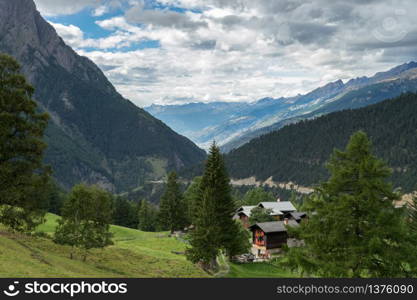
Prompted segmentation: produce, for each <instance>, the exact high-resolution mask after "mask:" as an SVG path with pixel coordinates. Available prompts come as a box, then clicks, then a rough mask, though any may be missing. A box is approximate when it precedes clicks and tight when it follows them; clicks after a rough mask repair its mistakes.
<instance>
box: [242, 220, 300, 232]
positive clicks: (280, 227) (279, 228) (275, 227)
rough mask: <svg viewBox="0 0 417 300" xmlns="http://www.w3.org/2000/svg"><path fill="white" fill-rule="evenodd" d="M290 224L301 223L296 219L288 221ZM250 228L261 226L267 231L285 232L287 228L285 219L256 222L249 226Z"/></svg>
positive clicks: (296, 224)
mask: <svg viewBox="0 0 417 300" xmlns="http://www.w3.org/2000/svg"><path fill="white" fill-rule="evenodd" d="M288 226H299V224H298V223H297V222H296V221H294V220H289V221H288ZM249 228H250V229H254V228H260V229H261V230H262V231H263V232H265V233H272V232H285V231H287V228H286V227H285V223H284V221H275V222H264V223H256V224H254V225H252V226H250V227H249Z"/></svg>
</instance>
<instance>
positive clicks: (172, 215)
mask: <svg viewBox="0 0 417 300" xmlns="http://www.w3.org/2000/svg"><path fill="white" fill-rule="evenodd" d="M186 215H187V212H186V208H185V204H184V198H183V195H182V193H181V190H180V186H179V184H178V182H177V174H176V173H175V172H171V173H169V174H168V182H167V185H166V188H165V192H164V194H163V195H162V197H161V203H160V205H159V221H160V224H161V226H162V228H163V229H166V230H170V231H171V233H172V232H174V231H175V230H181V229H184V226H185V225H186Z"/></svg>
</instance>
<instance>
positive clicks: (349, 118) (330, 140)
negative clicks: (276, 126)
mask: <svg viewBox="0 0 417 300" xmlns="http://www.w3.org/2000/svg"><path fill="white" fill-rule="evenodd" d="M358 130H364V131H365V132H366V133H367V134H368V135H369V136H370V138H371V140H372V142H373V144H374V149H375V153H376V155H377V156H379V157H381V158H383V159H384V160H385V161H386V162H387V163H388V165H389V166H390V167H391V168H392V169H393V171H394V173H393V176H392V181H393V182H394V184H395V186H397V187H402V188H403V189H404V190H405V191H412V190H415V188H417V163H416V162H417V135H416V132H417V94H404V95H402V96H400V97H398V98H395V99H392V100H386V101H383V102H381V103H377V104H374V105H371V106H367V107H364V108H359V109H355V110H350V109H349V110H344V111H341V112H334V113H330V114H327V115H324V116H321V117H319V118H317V119H313V120H307V121H306V120H304V121H300V122H299V123H297V124H291V125H288V126H285V127H283V128H282V129H280V130H278V131H274V132H271V133H269V134H266V135H263V136H261V137H258V138H255V139H253V140H252V141H250V142H249V143H247V144H245V145H244V146H242V147H240V148H238V149H235V150H233V151H231V152H230V153H229V154H228V155H226V164H227V166H228V170H229V172H230V175H231V176H232V177H233V178H248V177H251V176H254V177H256V178H257V179H259V180H266V179H267V178H269V177H271V176H272V179H273V180H274V181H277V182H289V181H292V182H295V183H297V184H300V185H303V186H312V185H314V184H317V183H318V182H320V181H321V180H325V179H326V178H327V176H328V173H327V170H326V169H325V167H324V164H325V162H326V161H327V160H328V158H329V156H330V154H331V153H332V151H333V149H334V148H338V149H344V147H345V145H346V144H347V142H348V140H349V137H350V135H351V134H352V133H354V132H356V131H358Z"/></svg>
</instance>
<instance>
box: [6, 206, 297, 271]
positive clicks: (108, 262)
mask: <svg viewBox="0 0 417 300" xmlns="http://www.w3.org/2000/svg"><path fill="white" fill-rule="evenodd" d="M58 219H59V217H58V216H56V215H53V214H48V215H47V218H46V222H45V223H44V224H42V225H41V226H39V227H38V228H37V232H43V233H46V234H48V235H50V236H52V234H53V232H54V230H55V227H56V225H57V221H58ZM111 232H112V233H113V234H114V237H113V241H114V245H113V246H110V247H107V248H105V249H104V250H98V249H95V250H92V251H91V253H90V254H89V256H88V257H87V260H86V261H83V259H82V255H81V253H76V255H75V257H74V259H70V253H71V248H70V247H67V246H62V245H57V244H55V243H53V241H52V240H51V239H49V238H43V237H33V236H26V235H22V234H15V233H10V232H8V231H7V230H6V229H5V228H3V227H1V226H0V277H96V278H97V277H137V278H138V277H139V278H140V277H209V275H208V274H207V273H205V272H204V271H202V270H201V269H199V268H198V267H197V266H195V265H193V264H192V263H190V262H189V261H187V260H186V258H185V256H184V255H182V254H175V253H174V252H177V253H182V252H184V251H185V247H186V246H185V244H184V243H183V242H182V241H179V240H177V239H175V238H171V237H168V233H167V232H157V233H154V232H143V231H139V230H135V229H129V228H125V227H120V226H111ZM221 266H222V270H221V272H219V274H217V277H218V276H220V277H233V278H262V277H264V278H274V277H275V278H276V277H297V276H296V274H293V273H290V272H288V271H285V270H282V269H281V268H279V267H277V266H276V265H274V263H252V264H236V263H228V262H226V260H225V259H224V257H223V258H222V260H221Z"/></svg>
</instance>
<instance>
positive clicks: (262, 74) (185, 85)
mask: <svg viewBox="0 0 417 300" xmlns="http://www.w3.org/2000/svg"><path fill="white" fill-rule="evenodd" d="M35 3H36V5H37V7H38V10H39V11H40V13H41V14H42V16H44V17H45V18H46V19H47V20H48V21H49V22H50V23H51V24H52V25H53V26H54V27H55V29H56V31H57V32H58V34H59V35H60V36H61V37H62V38H63V39H64V41H65V42H66V43H67V44H68V45H70V46H71V47H73V48H74V50H75V51H76V52H77V53H79V54H80V55H83V56H87V57H88V58H90V59H91V60H93V61H94V62H95V63H96V64H97V65H98V66H99V67H100V68H101V69H102V70H103V72H104V73H105V74H106V76H107V77H108V78H109V80H110V81H111V82H112V83H113V84H114V85H115V87H116V88H117V90H118V91H119V92H120V93H121V94H122V95H123V96H124V97H126V98H128V99H130V100H131V101H132V102H134V103H135V104H136V105H138V106H141V107H143V106H148V105H151V104H165V105H166V104H182V103H189V102H215V101H227V102H237V101H247V102H250V101H256V100H258V99H261V98H264V97H273V98H278V97H288V96H294V95H297V94H299V93H306V92H308V91H310V90H312V89H314V88H316V87H318V86H322V85H324V84H326V83H328V82H331V81H335V80H338V79H342V80H344V81H346V80H348V79H350V78H354V77H359V76H371V75H373V74H374V73H376V72H379V71H383V70H387V69H389V68H391V67H394V66H396V65H399V64H403V63H405V62H409V61H412V60H417V57H416V56H417V22H416V21H415V16H414V12H415V11H416V10H417V2H416V1H414V0H396V1H393V0H390V1H387V0H350V1H345V0H343V1H342V0H311V1H306V0H256V1H254V0H71V1H68V0H35Z"/></svg>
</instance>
